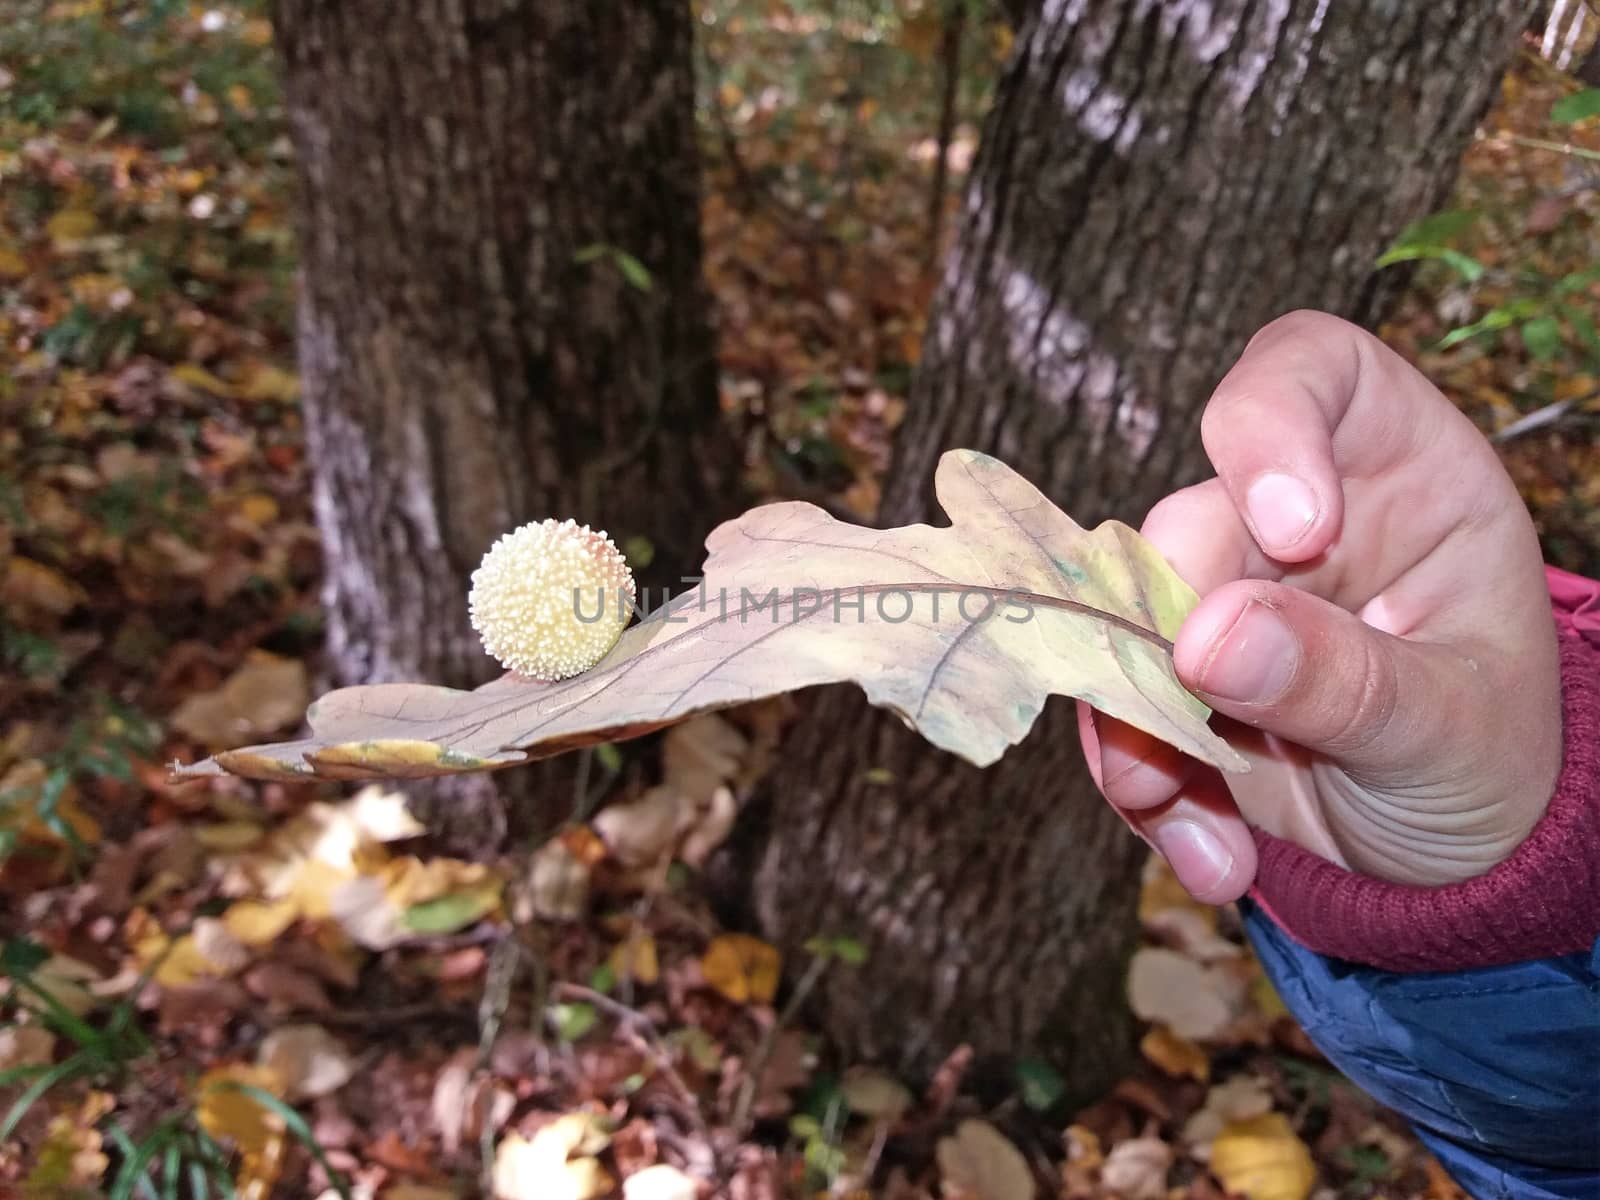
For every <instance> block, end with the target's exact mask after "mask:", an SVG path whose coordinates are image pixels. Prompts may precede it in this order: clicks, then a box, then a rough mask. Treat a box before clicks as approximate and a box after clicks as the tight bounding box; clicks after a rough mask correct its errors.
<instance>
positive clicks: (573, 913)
mask: <svg viewBox="0 0 1600 1200" xmlns="http://www.w3.org/2000/svg"><path fill="white" fill-rule="evenodd" d="M524 894H525V895H526V897H527V903H528V906H529V907H530V908H531V909H532V915H533V916H535V917H541V918H543V919H544V920H546V921H576V920H577V919H578V918H579V917H581V916H583V913H584V909H585V908H586V907H587V906H588V903H589V867H588V865H587V864H586V863H584V862H583V861H582V860H581V859H580V858H578V856H577V855H575V854H574V853H573V852H572V849H571V847H569V846H568V845H567V843H566V842H565V841H564V840H563V839H561V838H554V839H552V840H550V841H548V842H546V843H545V844H544V845H543V846H540V847H539V849H538V850H537V851H536V852H535V853H534V856H533V861H532V862H531V863H530V864H529V866H528V883H527V887H526V888H525V889H524Z"/></svg>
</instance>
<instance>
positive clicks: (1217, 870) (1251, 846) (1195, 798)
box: [1078, 700, 1256, 904]
mask: <svg viewBox="0 0 1600 1200" xmlns="http://www.w3.org/2000/svg"><path fill="white" fill-rule="evenodd" d="M1097 724H1103V725H1106V726H1121V727H1122V728H1125V729H1126V728H1130V727H1129V726H1125V725H1123V723H1122V722H1120V721H1115V720H1112V719H1110V718H1104V717H1103V716H1101V715H1100V714H1096V713H1095V711H1094V709H1092V708H1090V707H1089V706H1088V705H1087V704H1085V703H1084V702H1083V701H1081V700H1080V701H1078V737H1079V740H1080V741H1081V742H1082V744H1083V750H1084V758H1085V760H1086V761H1087V762H1088V765H1089V774H1090V775H1091V776H1093V778H1094V781H1095V785H1096V786H1098V787H1100V788H1101V790H1102V791H1104V782H1103V780H1104V774H1103V771H1102V766H1101V750H1102V747H1101V741H1100V735H1099V733H1098V732H1097V730H1096V725H1097ZM1135 732H1137V731H1135ZM1193 766H1194V769H1193V770H1192V771H1190V772H1189V773H1188V774H1187V775H1186V777H1185V779H1184V782H1183V783H1182V785H1181V786H1180V787H1179V788H1178V789H1177V791H1176V792H1175V793H1173V794H1170V795H1168V797H1167V798H1166V799H1165V800H1164V801H1162V802H1160V803H1159V804H1157V805H1155V806H1154V807H1149V808H1145V809H1138V808H1125V807H1123V806H1120V805H1117V804H1113V805H1112V809H1113V811H1114V812H1116V813H1117V815H1118V816H1120V817H1121V818H1122V819H1123V820H1124V821H1125V822H1127V824H1128V826H1129V828H1131V829H1132V830H1133V831H1134V832H1135V833H1137V834H1138V835H1139V836H1140V837H1141V838H1143V839H1144V840H1145V841H1146V842H1148V843H1149V844H1150V846H1151V848H1152V849H1154V850H1155V851H1156V852H1157V853H1158V854H1160V855H1161V856H1162V857H1163V858H1165V859H1166V860H1167V862H1168V863H1169V864H1170V865H1171V866H1172V869H1173V873H1174V874H1176V875H1177V877H1178V880H1179V882H1181V883H1182V884H1183V886H1184V887H1185V888H1186V889H1187V890H1188V891H1189V894H1190V895H1192V896H1194V898H1195V899H1197V900H1200V901H1202V902H1204V903H1208V904H1226V903H1227V902H1228V901H1230V900H1237V899H1238V898H1239V897H1240V896H1242V895H1244V893H1245V891H1246V890H1247V889H1248V888H1249V887H1250V884H1251V883H1252V882H1254V880H1255V874H1256V845H1255V838H1254V837H1253V836H1252V835H1251V833H1250V828H1249V826H1248V825H1247V824H1246V822H1245V820H1244V818H1243V817H1242V816H1241V815H1240V812H1239V808H1238V806H1237V805H1236V804H1235V803H1234V800H1233V797H1232V796H1231V795H1230V794H1229V791H1228V788H1227V785H1226V784H1225V783H1223V781H1222V777H1221V776H1220V775H1219V774H1218V773H1217V772H1216V771H1213V770H1211V769H1210V768H1209V767H1202V766H1200V765H1199V764H1193Z"/></svg>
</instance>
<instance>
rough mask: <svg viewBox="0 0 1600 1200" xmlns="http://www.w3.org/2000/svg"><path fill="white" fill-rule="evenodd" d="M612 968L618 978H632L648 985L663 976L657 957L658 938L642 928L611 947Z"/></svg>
mask: <svg viewBox="0 0 1600 1200" xmlns="http://www.w3.org/2000/svg"><path fill="white" fill-rule="evenodd" d="M609 961H610V963H611V969H612V970H613V971H614V972H616V975H617V978H618V979H632V980H634V981H635V982H637V983H642V984H644V985H645V986H646V987H648V986H649V985H650V984H652V983H654V982H655V981H656V980H658V979H660V978H661V963H660V961H659V960H658V959H657V957H656V940H655V938H653V937H651V936H650V935H649V934H648V933H645V932H644V931H642V930H640V931H638V932H635V933H633V934H630V935H629V936H628V937H626V938H624V939H623V940H622V941H620V942H618V943H617V944H616V945H615V946H613V947H612V948H611V957H610V959H609Z"/></svg>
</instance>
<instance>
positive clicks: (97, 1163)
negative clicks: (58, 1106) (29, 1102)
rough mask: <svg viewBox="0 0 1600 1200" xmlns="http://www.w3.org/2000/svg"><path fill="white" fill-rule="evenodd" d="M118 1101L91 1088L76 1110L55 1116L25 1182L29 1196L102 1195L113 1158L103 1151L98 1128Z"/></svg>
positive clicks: (24, 1190) (25, 1192)
mask: <svg viewBox="0 0 1600 1200" xmlns="http://www.w3.org/2000/svg"><path fill="white" fill-rule="evenodd" d="M115 1104H116V1101H115V1100H114V1099H113V1098H112V1097H111V1096H109V1095H108V1094H106V1093H105V1092H90V1093H89V1095H88V1097H87V1099H85V1101H84V1103H83V1106H82V1107H81V1108H80V1109H78V1110H77V1111H75V1112H68V1113H61V1114H59V1115H58V1116H55V1117H52V1118H51V1120H50V1124H49V1125H48V1127H47V1128H46V1130H45V1136H44V1142H43V1144H42V1145H40V1146H39V1147H38V1149H37V1150H36V1151H35V1153H34V1161H33V1169H32V1170H30V1171H29V1172H28V1176H27V1179H26V1180H25V1181H24V1183H23V1194H24V1195H26V1196H29V1197H38V1198H40V1200H44V1198H46V1197H57V1196H60V1197H68V1196H81V1195H99V1194H100V1189H99V1186H98V1185H99V1183H100V1180H101V1177H102V1176H104V1175H105V1172H106V1168H107V1167H108V1166H109V1165H110V1159H109V1158H108V1157H107V1156H106V1155H105V1154H104V1153H103V1152H102V1145H103V1142H102V1139H101V1135H100V1131H99V1130H97V1129H96V1128H95V1126H96V1125H97V1124H99V1122H100V1120H101V1119H102V1118H103V1117H104V1116H105V1115H106V1114H107V1113H108V1112H110V1111H111V1110H112V1108H113V1107H114V1106H115Z"/></svg>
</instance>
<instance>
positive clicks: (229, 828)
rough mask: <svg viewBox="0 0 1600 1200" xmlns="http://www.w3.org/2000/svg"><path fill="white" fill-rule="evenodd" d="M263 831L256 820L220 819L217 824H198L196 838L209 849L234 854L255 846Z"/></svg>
mask: <svg viewBox="0 0 1600 1200" xmlns="http://www.w3.org/2000/svg"><path fill="white" fill-rule="evenodd" d="M263 832H264V831H263V830H262V828H261V826H259V825H257V824H256V823H255V822H254V821H219V822H217V823H216V824H215V825H198V826H196V827H195V830H194V840H195V841H197V842H199V843H200V844H201V845H202V846H204V847H205V848H206V849H207V850H215V851H217V852H218V853H222V854H234V853H237V852H238V851H240V850H248V849H249V848H250V847H251V846H254V845H255V844H256V843H257V842H259V841H260V840H261V836H262V833H263Z"/></svg>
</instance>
